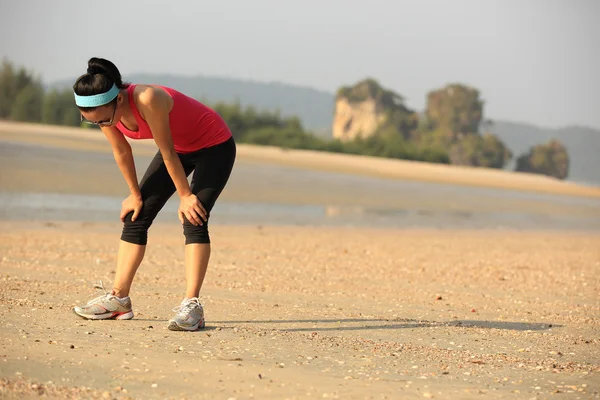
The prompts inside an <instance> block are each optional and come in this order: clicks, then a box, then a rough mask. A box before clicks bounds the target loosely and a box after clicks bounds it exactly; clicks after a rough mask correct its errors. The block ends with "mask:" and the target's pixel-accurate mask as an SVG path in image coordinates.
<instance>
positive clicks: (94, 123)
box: [80, 101, 117, 126]
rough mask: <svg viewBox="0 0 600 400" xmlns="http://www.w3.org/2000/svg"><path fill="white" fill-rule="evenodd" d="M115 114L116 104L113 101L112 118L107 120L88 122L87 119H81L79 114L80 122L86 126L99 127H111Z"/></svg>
mask: <svg viewBox="0 0 600 400" xmlns="http://www.w3.org/2000/svg"><path fill="white" fill-rule="evenodd" d="M116 112H117V102H116V101H115V107H114V108H113V113H112V117H110V119H109V120H106V121H98V122H94V121H88V120H87V119H85V118H83V114H80V117H81V122H85V123H86V124H90V125H99V126H105V125H112V123H113V120H114V119H115V113H116Z"/></svg>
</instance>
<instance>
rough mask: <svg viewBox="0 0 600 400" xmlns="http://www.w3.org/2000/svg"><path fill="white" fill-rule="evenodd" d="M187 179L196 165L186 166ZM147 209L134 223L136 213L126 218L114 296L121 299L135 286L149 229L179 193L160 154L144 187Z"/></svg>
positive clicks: (149, 169)
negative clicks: (176, 193)
mask: <svg viewBox="0 0 600 400" xmlns="http://www.w3.org/2000/svg"><path fill="white" fill-rule="evenodd" d="M183 167H184V170H185V173H186V175H189V174H190V173H191V171H192V168H193V165H186V164H184V165H183ZM140 191H141V194H142V201H143V206H142V210H141V211H140V214H139V215H138V217H137V219H136V220H135V221H133V222H132V221H131V217H132V216H133V212H130V213H129V214H128V215H127V216H126V217H125V222H124V225H123V232H122V234H121V241H120V243H119V253H118V256H117V269H116V273H115V280H114V284H113V294H114V295H115V296H117V297H126V296H128V295H129V290H130V289H131V283H132V281H133V278H134V276H135V274H136V272H137V269H138V267H139V266H140V264H141V262H142V260H143V258H144V254H145V251H146V244H147V242H148V229H149V228H150V226H151V225H152V222H153V221H154V219H155V218H156V216H157V215H158V212H159V211H160V210H161V209H162V208H163V207H164V205H165V204H166V202H167V201H168V200H169V198H170V197H171V196H172V195H173V194H174V193H175V184H174V183H173V180H172V179H171V176H170V175H169V172H168V170H167V167H166V166H165V163H164V161H163V158H162V155H161V154H160V151H159V152H158V153H157V154H156V155H155V156H154V159H153V160H152V162H150V165H149V166H148V169H147V170H146V173H145V174H144V177H143V178H142V181H141V183H140Z"/></svg>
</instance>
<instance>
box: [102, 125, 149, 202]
mask: <svg viewBox="0 0 600 400" xmlns="http://www.w3.org/2000/svg"><path fill="white" fill-rule="evenodd" d="M101 129H102V132H104V135H105V136H106V138H107V139H108V141H109V142H110V145H111V146H112V149H113V156H114V158H115V161H116V162H117V166H118V167H119V170H120V171H121V174H122V175H123V178H125V181H126V182H127V186H129V191H130V192H131V195H132V196H137V197H140V198H141V196H142V195H141V193H140V187H139V184H138V180H137V174H136V171H135V162H134V160H133V152H132V151H131V146H130V145H129V142H127V139H125V136H123V134H122V133H121V132H119V130H118V129H117V128H115V127H112V126H108V127H101Z"/></svg>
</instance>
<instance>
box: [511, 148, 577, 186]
mask: <svg viewBox="0 0 600 400" xmlns="http://www.w3.org/2000/svg"><path fill="white" fill-rule="evenodd" d="M515 171H520V172H531V173H535V174H543V175H548V176H553V177H555V178H558V179H565V178H566V177H567V176H569V154H568V152H567V148H566V147H565V146H564V145H563V144H562V143H560V142H559V141H558V140H551V141H550V142H548V143H546V144H540V145H537V146H534V147H532V148H530V149H529V152H528V153H525V154H522V155H521V156H519V157H518V158H517V165H516V167H515Z"/></svg>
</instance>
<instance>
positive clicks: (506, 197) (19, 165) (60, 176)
mask: <svg viewBox="0 0 600 400" xmlns="http://www.w3.org/2000/svg"><path fill="white" fill-rule="evenodd" d="M134 155H136V169H137V173H138V178H140V177H141V176H142V175H143V173H144V171H145V168H146V166H147V164H148V163H149V162H150V159H151V157H149V156H148V152H146V154H138V153H136V152H134ZM86 193H100V194H86ZM125 193H127V187H126V185H124V181H123V177H122V176H121V174H120V172H119V171H118V168H117V167H116V165H115V163H114V160H113V158H112V155H111V154H107V153H106V152H93V151H89V152H88V151H77V150H69V149H62V148H57V147H52V146H44V145H40V144H22V143H13V142H8V141H4V142H3V141H0V219H4V220H18V221H32V220H41V221H53V220H56V221H61V220H63V221H66V220H71V221H118V220H119V212H120V209H121V201H122V200H123V197H122V196H124V195H125ZM177 206H178V201H177V196H175V197H174V198H172V199H171V200H170V201H169V202H168V203H167V205H166V206H165V208H164V209H163V210H162V211H161V213H160V214H159V216H158V217H157V221H161V222H172V223H179V221H178V219H177ZM211 223H213V224H254V225H260V224H284V225H316V226H352V227H389V228H411V227H412V228H415V227H416V228H485V229H503V228H506V229H557V230H586V231H589V230H594V231H597V230H600V200H598V199H590V198H583V197H574V196H562V195H550V194H540V193H532V192H523V191H515V190H503V189H491V188H484V187H466V186H459V185H451V184H442V183H431V182H416V181H403V180H397V179H385V178H375V177H371V176H359V175H353V174H345V173H337V172H329V171H317V170H310V169H304V168H296V167H290V166H281V165H271V164H266V163H260V162H250V161H246V160H243V159H239V160H238V161H236V166H235V168H234V171H233V174H232V176H231V178H230V180H229V183H228V185H227V188H226V190H225V191H224V192H223V194H222V196H221V198H220V199H219V201H218V202H217V204H216V206H215V208H214V209H213V211H212V216H211Z"/></svg>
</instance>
